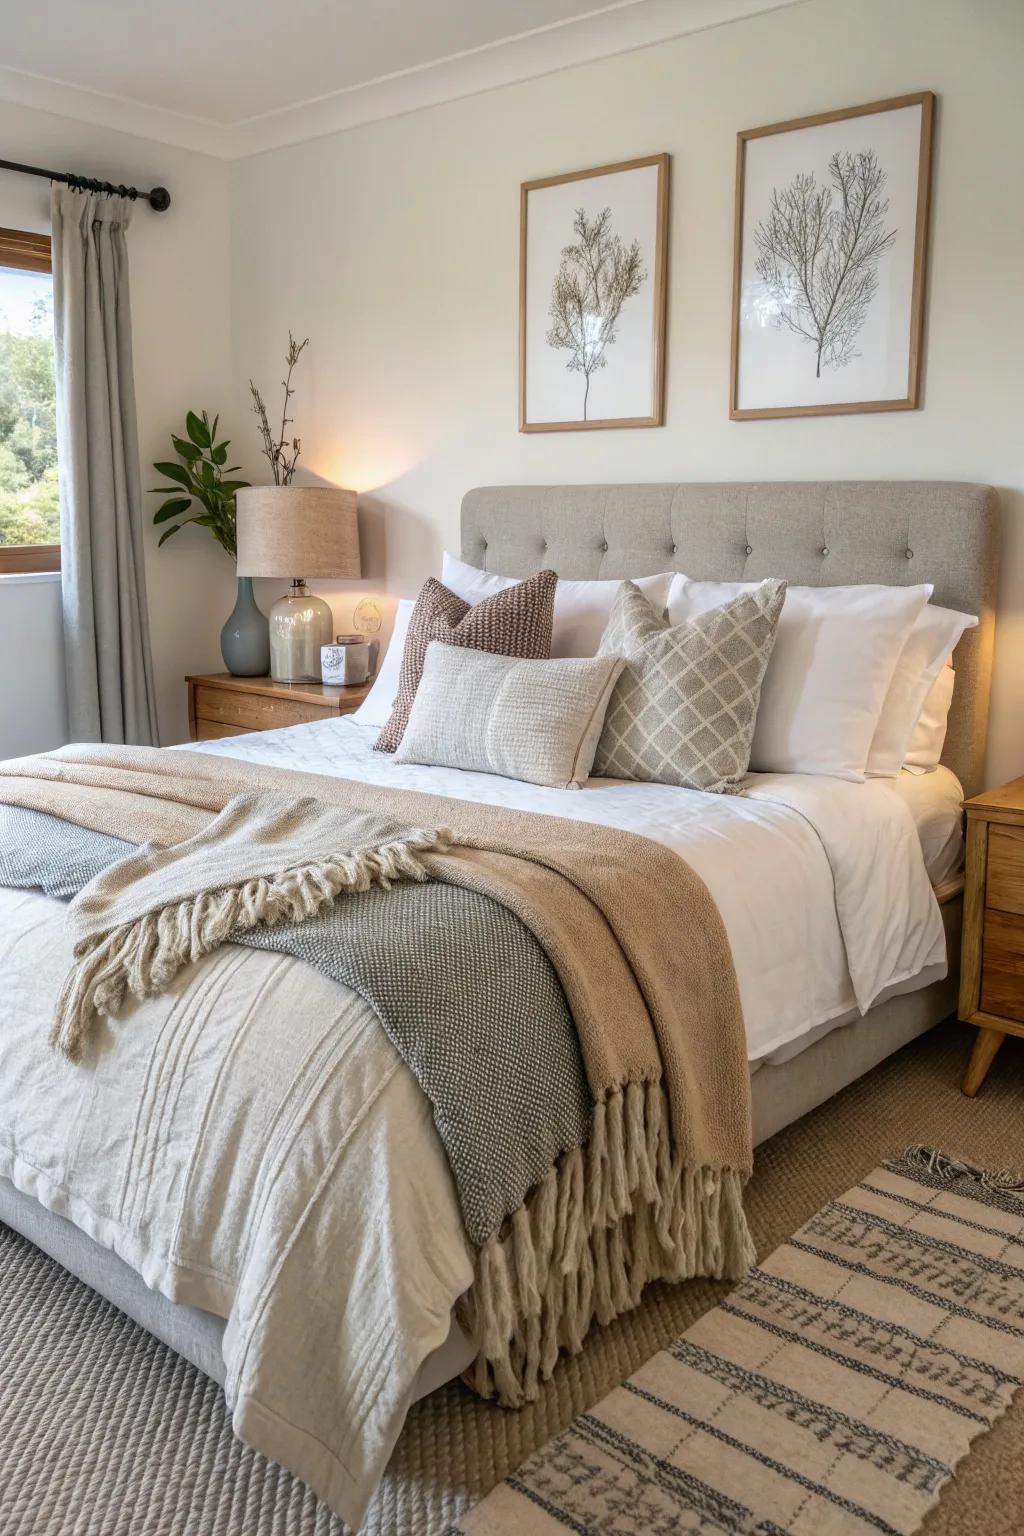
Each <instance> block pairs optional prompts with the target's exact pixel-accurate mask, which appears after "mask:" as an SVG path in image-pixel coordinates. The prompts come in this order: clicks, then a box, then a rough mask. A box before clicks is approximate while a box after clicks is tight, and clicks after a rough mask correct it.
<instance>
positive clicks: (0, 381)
mask: <svg viewBox="0 0 1024 1536" xmlns="http://www.w3.org/2000/svg"><path fill="white" fill-rule="evenodd" d="M56 405H57V402H56V392H55V385H54V367H53V277H52V274H51V269H50V237H49V235H31V234H26V233H25V232H24V231H22V230H17V229H0V575H2V574H4V573H10V572H20V571H57V570H59V569H60V512H59V508H58V501H57V421H56V416H57V410H56Z"/></svg>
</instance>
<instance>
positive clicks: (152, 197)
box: [149, 187, 171, 213]
mask: <svg viewBox="0 0 1024 1536" xmlns="http://www.w3.org/2000/svg"><path fill="white" fill-rule="evenodd" d="M149 206H150V207H151V208H152V210H153V212H154V213H166V211H167V209H168V208H169V207H170V206H171V194H170V193H169V192H168V190H167V188H166V187H154V188H153V190H152V192H151V193H150V194H149Z"/></svg>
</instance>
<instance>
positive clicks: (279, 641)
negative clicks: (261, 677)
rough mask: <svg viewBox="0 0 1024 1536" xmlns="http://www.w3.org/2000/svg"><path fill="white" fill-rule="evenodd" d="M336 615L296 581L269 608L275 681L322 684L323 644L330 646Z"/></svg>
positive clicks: (271, 660)
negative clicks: (321, 651)
mask: <svg viewBox="0 0 1024 1536" xmlns="http://www.w3.org/2000/svg"><path fill="white" fill-rule="evenodd" d="M333 629H334V617H333V615H332V613H331V610H330V607H329V605H328V604H327V603H325V602H324V600H323V598H322V597H314V596H313V593H312V592H311V591H310V590H309V588H308V587H307V586H306V584H305V582H303V581H296V582H293V583H292V585H291V587H290V589H289V590H288V591H287V592H286V593H285V595H284V597H279V598H278V600H277V602H276V603H275V604H274V606H273V608H271V610H270V675H271V677H272V678H273V679H274V682H275V683H319V682H320V680H321V677H320V647H321V646H322V645H330V643H331V638H332V633H333Z"/></svg>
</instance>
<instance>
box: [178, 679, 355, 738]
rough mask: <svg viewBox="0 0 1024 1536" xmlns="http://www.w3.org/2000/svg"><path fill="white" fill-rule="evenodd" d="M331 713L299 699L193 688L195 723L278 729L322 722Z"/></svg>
mask: <svg viewBox="0 0 1024 1536" xmlns="http://www.w3.org/2000/svg"><path fill="white" fill-rule="evenodd" d="M330 713H333V711H330V710H326V709H319V708H318V707H317V706H316V705H315V704H303V703H301V702H300V701H299V700H297V699H296V700H292V699H280V698H271V697H269V696H268V695H266V694H256V693H235V692H229V691H228V690H227V689H223V688H206V687H204V686H203V685H202V684H199V686H198V687H197V688H196V722H197V723H198V722H199V721H201V720H210V721H214V722H216V724H218V725H235V726H239V727H241V728H242V729H244V730H249V731H269V730H276V729H277V728H278V727H279V726H285V725H305V724H307V722H308V721H310V720H323V719H324V718H325V716H326V715H328V714H330Z"/></svg>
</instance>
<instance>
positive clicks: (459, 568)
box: [441, 553, 672, 657]
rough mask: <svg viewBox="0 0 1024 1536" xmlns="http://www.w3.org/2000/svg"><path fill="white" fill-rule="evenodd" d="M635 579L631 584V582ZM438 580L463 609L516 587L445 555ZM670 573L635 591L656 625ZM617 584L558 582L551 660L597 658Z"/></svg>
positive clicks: (639, 582) (640, 581) (648, 579)
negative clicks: (648, 606)
mask: <svg viewBox="0 0 1024 1536" xmlns="http://www.w3.org/2000/svg"><path fill="white" fill-rule="evenodd" d="M631 579H633V578H631ZM441 580H442V581H443V582H444V584H445V586H446V587H448V588H449V589H450V590H451V591H452V592H454V593H455V595H456V596H457V597H461V598H462V600H463V602H464V603H472V604H473V605H474V606H475V605H476V604H477V603H481V602H483V600H484V598H485V597H491V596H492V595H493V594H494V593H495V592H502V591H504V589H505V588H506V587H514V586H515V584H516V582H517V580H519V578H518V577H515V576H493V575H492V574H491V573H490V571H481V570H478V569H477V567H476V566H475V565H467V564H466V562H465V560H457V559H456V558H455V556H454V555H449V554H447V553H446V554H445V557H444V561H443V562H442V565H441ZM671 582H672V572H671V571H663V572H662V573H661V575H660V576H641V577H639V578H636V579H634V585H635V586H638V587H639V588H640V591H641V592H642V593H643V595H644V597H646V599H647V601H648V602H649V603H650V605H651V607H652V608H653V609H654V611H655V613H656V614H657V615H658V617H659V619H660V618H662V617H663V616H664V613H665V604H666V602H667V601H668V589H669V586H670V584H671ZM621 586H622V582H621V581H618V580H616V581H562V580H561V578H559V582H558V586H557V587H556V588H555V627H554V631H553V633H552V636H551V655H552V656H553V657H555V656H596V655H597V648H598V646H599V645H600V644H601V636H602V635H603V634H604V631H605V626H606V624H607V623H608V619H609V616H610V614H611V611H612V603H613V602H614V601H615V594H616V593H617V592H618V590H619V588H620V587H621Z"/></svg>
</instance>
